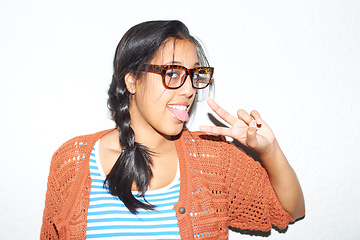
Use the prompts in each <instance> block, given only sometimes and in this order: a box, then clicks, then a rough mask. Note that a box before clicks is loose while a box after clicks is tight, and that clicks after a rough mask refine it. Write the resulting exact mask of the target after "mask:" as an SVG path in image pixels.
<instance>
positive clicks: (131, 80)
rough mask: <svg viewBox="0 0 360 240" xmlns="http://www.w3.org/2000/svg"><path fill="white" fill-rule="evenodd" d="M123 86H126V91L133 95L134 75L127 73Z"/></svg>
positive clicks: (134, 89)
mask: <svg viewBox="0 0 360 240" xmlns="http://www.w3.org/2000/svg"><path fill="white" fill-rule="evenodd" d="M125 84H126V89H127V90H128V91H129V92H130V93H131V94H135V91H136V88H135V76H134V74H132V73H127V74H126V75H125Z"/></svg>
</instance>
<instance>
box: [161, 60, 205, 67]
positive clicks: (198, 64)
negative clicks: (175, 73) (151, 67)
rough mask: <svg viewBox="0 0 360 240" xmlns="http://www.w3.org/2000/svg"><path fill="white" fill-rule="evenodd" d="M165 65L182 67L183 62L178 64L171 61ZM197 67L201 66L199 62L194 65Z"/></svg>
mask: <svg viewBox="0 0 360 240" xmlns="http://www.w3.org/2000/svg"><path fill="white" fill-rule="evenodd" d="M164 65H182V64H181V62H178V61H170V62H167V63H165V64H164ZM197 66H200V63H199V62H196V63H195V64H194V67H197Z"/></svg>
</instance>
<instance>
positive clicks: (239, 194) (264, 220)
mask: <svg viewBox="0 0 360 240" xmlns="http://www.w3.org/2000/svg"><path fill="white" fill-rule="evenodd" d="M228 146H229V148H228V149H227V150H226V151H227V155H229V158H230V162H229V166H228V174H227V182H228V185H229V195H228V207H229V225H230V226H231V227H234V228H239V229H242V230H256V231H270V229H271V227H272V226H273V225H274V226H277V227H279V228H281V229H284V228H286V227H287V225H288V224H289V223H290V222H292V221H294V219H292V217H291V216H290V214H289V213H288V212H286V211H285V210H284V208H283V207H282V205H281V203H280V201H279V200H278V198H277V196H276V194H275V191H274V189H273V187H272V185H271V183H270V179H269V177H268V175H267V172H266V170H265V169H264V168H263V167H262V165H261V164H260V163H259V162H257V161H255V160H254V159H253V158H251V157H250V156H248V155H247V154H246V153H245V152H243V151H242V150H240V149H238V148H237V147H236V146H234V145H233V144H228Z"/></svg>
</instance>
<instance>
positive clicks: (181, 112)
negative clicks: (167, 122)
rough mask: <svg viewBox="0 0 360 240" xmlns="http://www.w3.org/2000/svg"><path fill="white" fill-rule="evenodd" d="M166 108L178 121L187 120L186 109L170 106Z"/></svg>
mask: <svg viewBox="0 0 360 240" xmlns="http://www.w3.org/2000/svg"><path fill="white" fill-rule="evenodd" d="M168 109H169V111H170V113H171V114H172V115H173V117H175V118H176V119H178V120H179V121H181V122H186V121H187V120H189V114H188V113H187V111H184V110H179V109H175V108H172V107H168Z"/></svg>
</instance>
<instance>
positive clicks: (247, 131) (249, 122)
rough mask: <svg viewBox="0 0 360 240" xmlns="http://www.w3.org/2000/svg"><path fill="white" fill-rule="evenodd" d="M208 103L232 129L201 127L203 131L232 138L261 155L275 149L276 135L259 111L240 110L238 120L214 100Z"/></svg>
mask: <svg viewBox="0 0 360 240" xmlns="http://www.w3.org/2000/svg"><path fill="white" fill-rule="evenodd" d="M207 103H208V105H209V106H210V108H211V109H212V110H213V111H214V112H215V113H216V114H217V115H218V116H219V117H221V118H222V119H223V120H224V121H226V122H227V123H229V124H230V125H231V127H230V128H227V127H216V126H201V127H200V130H201V131H203V132H206V133H208V134H213V135H223V136H228V137H232V138H234V139H236V140H238V141H239V142H240V143H242V144H243V145H245V146H247V147H249V148H251V149H253V150H255V151H256V152H257V153H259V154H264V153H266V152H267V151H268V150H269V149H271V147H273V144H274V143H275V142H276V140H275V136H274V133H273V132H272V130H271V129H270V127H269V126H268V125H267V124H266V123H265V122H264V120H262V119H261V117H260V114H259V113H258V112H257V111H255V110H254V111H252V112H251V113H250V114H248V113H247V112H246V111H245V110H242V109H240V110H238V111H237V118H236V117H234V116H233V115H231V114H230V113H228V112H226V111H225V110H224V109H222V108H221V107H220V106H219V105H218V104H217V103H216V102H215V101H214V100H212V99H209V100H208V101H207Z"/></svg>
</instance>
